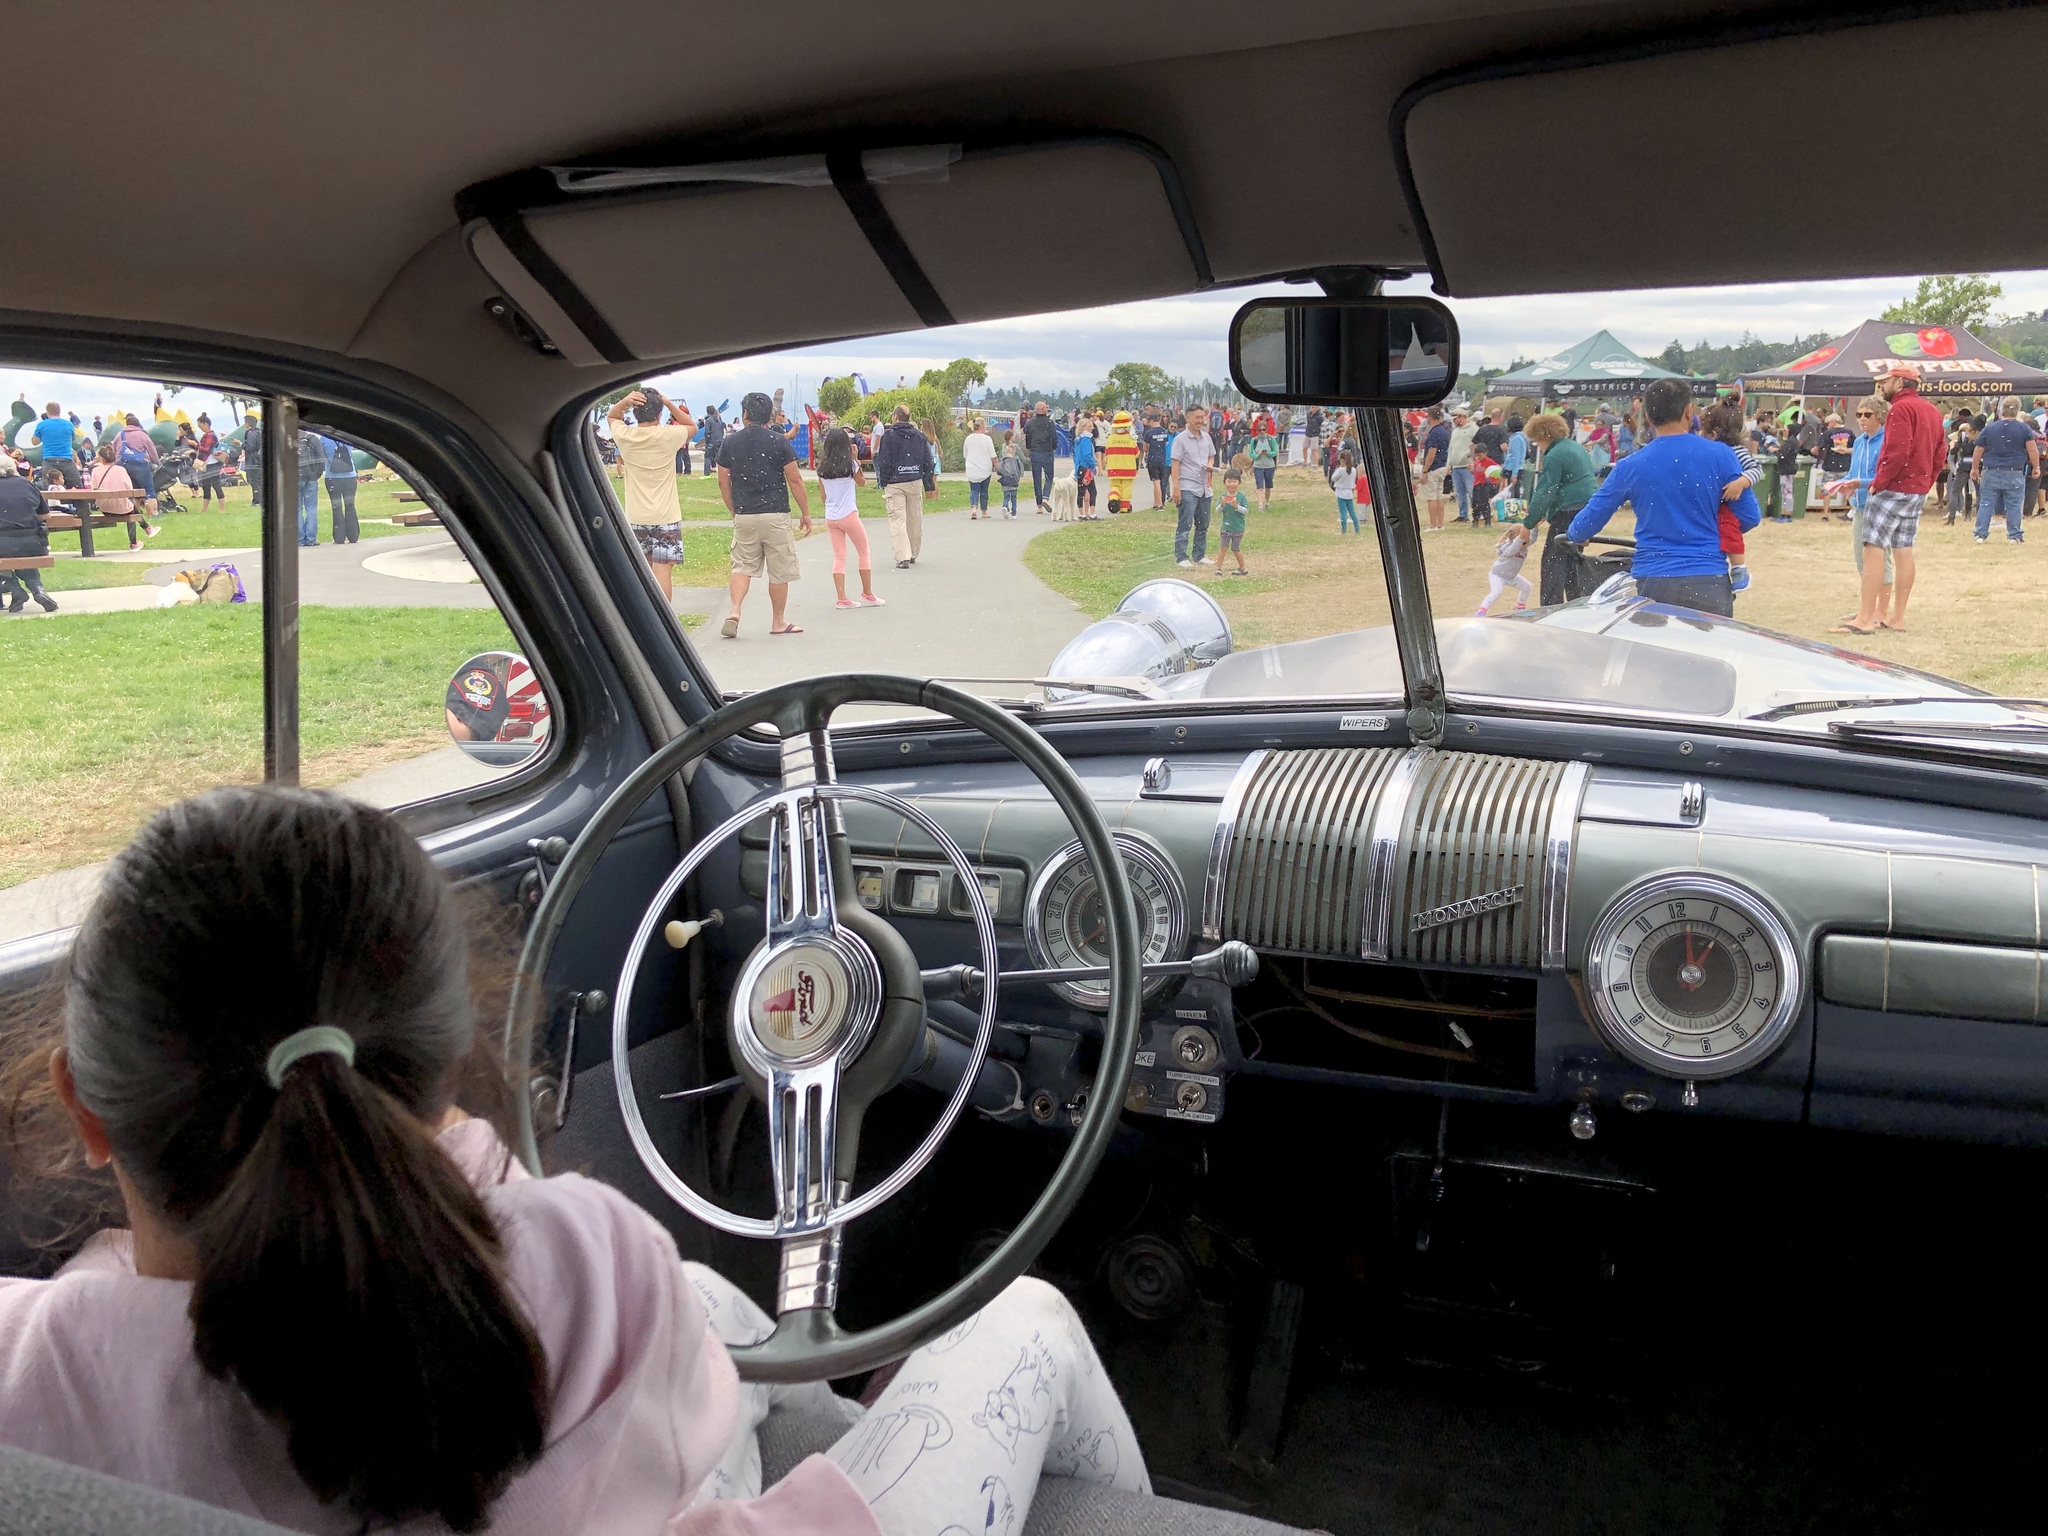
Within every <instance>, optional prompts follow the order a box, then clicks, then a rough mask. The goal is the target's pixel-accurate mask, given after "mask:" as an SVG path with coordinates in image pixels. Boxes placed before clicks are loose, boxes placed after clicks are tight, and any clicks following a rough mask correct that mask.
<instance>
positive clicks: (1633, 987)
mask: <svg viewBox="0 0 2048 1536" xmlns="http://www.w3.org/2000/svg"><path fill="white" fill-rule="evenodd" d="M1586 986H1587V991H1588V993H1589V994H1590V1001H1591V1003H1592V1007H1593V1022H1594V1025H1595V1027H1596V1028H1597V1029H1598V1030H1599V1032H1600V1036H1601V1038H1602V1039H1604V1040H1605V1041H1606V1042H1607V1043H1608V1044H1609V1045H1611V1046H1613V1047H1614V1049H1615V1050H1617V1051H1619V1052H1620V1053H1621V1054H1622V1055H1624V1056H1626V1057H1628V1058H1629V1059H1630V1060H1631V1061H1634V1062H1636V1063H1638V1064H1639V1065H1641V1066H1645V1067H1648V1068H1649V1069H1650V1070H1651V1071H1653V1072H1662V1073H1664V1074H1666V1075H1667V1076H1671V1077H1683V1078H1707V1077H1727V1076H1729V1075H1730V1074H1732V1073H1736V1072H1740V1071H1743V1070H1744V1069H1746V1068H1748V1067H1752V1066H1755V1065H1756V1064H1757V1063H1758V1062H1760V1061H1762V1060H1763V1059H1764V1058H1765V1057H1767V1056H1769V1055H1770V1054H1771V1053H1772V1052H1773V1051H1775V1050H1776V1049H1777V1048H1778V1047H1779V1046H1780V1045H1782V1044H1784V1041H1785V1036H1786V1035H1788V1034H1789V1033H1791V1030H1792V1024H1793V1020H1794V1018H1795V1017H1796V1016H1797V1013H1798V1010H1799V999H1800V993H1801V985H1800V966H1799V956H1798V954H1797V953H1796V952H1795V951H1794V949H1793V947H1792V939H1791V935H1790V934H1789V933H1788V932H1787V931H1786V928H1785V924H1784V922H1783V921H1782V920H1781V919H1780V918H1779V917H1778V915H1777V913H1776V912H1774V911H1773V910H1772V909H1771V907H1770V904H1769V903H1768V902H1766V901H1765V900H1764V899H1763V898H1762V897H1760V896H1758V895H1757V894H1756V893H1755V892H1754V891H1752V890H1750V889H1749V888H1748V887H1746V886H1741V885H1737V884H1736V883H1735V882H1734V881H1732V880H1724V879H1722V878H1721V877H1720V876H1718V875H1704V874H1669V875H1658V876H1655V877H1653V878H1652V879H1649V880H1645V881H1643V882H1642V883H1641V884H1639V885H1635V886H1631V887H1630V888H1629V889H1628V890H1626V891H1624V892H1623V893H1622V894H1621V895H1620V896H1619V897H1617V898H1616V899H1615V901H1614V903H1613V905H1611V906H1610V907H1608V909H1607V910H1606V912H1605V913H1604V914H1602V916H1601V918H1600V922H1599V925H1598V926H1597V927H1596V928H1595V929H1594V932H1593V942H1592V945H1591V947H1590V948H1589V950H1588V951H1587V956H1586Z"/></svg>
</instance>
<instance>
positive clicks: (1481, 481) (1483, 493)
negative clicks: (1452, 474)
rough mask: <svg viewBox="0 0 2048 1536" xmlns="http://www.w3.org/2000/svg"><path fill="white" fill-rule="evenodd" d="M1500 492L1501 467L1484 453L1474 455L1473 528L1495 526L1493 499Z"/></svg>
mask: <svg viewBox="0 0 2048 1536" xmlns="http://www.w3.org/2000/svg"><path fill="white" fill-rule="evenodd" d="M1499 491H1500V465H1499V464H1498V463H1496V462H1495V461H1494V460H1493V459H1491V458H1489V457H1487V455H1485V454H1484V453H1475V454H1473V455H1472V526H1473V527H1475V528H1482V527H1484V528H1490V527H1492V526H1493V498H1494V497H1495V496H1496V495H1497V494H1498V493H1499Z"/></svg>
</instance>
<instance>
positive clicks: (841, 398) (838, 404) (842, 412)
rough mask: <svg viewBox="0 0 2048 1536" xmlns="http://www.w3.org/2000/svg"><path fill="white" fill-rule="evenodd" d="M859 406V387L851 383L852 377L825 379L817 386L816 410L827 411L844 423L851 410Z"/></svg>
mask: <svg viewBox="0 0 2048 1536" xmlns="http://www.w3.org/2000/svg"><path fill="white" fill-rule="evenodd" d="M858 404H860V386H859V385H858V384H856V383H854V382H853V376H852V375H851V374H848V375H847V376H846V377H845V378H840V379H826V380H825V381H824V382H823V383H821V384H819V386H818V409H819V410H821V411H829V412H830V413H831V414H832V415H834V416H836V417H838V418H839V419H840V420H842V421H844V420H845V419H846V417H847V416H848V415H849V414H850V413H851V412H852V410H853V408H854V407H855V406H856V405H858Z"/></svg>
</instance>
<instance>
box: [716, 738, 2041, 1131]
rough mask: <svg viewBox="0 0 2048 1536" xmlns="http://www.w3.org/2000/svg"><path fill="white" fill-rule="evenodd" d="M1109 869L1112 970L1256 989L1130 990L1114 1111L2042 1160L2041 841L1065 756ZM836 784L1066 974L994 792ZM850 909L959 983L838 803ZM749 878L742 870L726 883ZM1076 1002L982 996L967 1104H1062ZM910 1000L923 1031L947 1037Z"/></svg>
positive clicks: (1003, 800)
mask: <svg viewBox="0 0 2048 1536" xmlns="http://www.w3.org/2000/svg"><path fill="white" fill-rule="evenodd" d="M1074 767H1075V769H1076V771H1077V772H1078V773H1079V774H1080V776H1081V778H1082V780H1083V783H1084V785H1085V786H1086V787H1087V789H1088V791H1089V792H1090V794H1091V796H1092V797H1093V798H1094V799H1095V801H1096V803H1097V805H1098V806H1099V807H1100V808H1101V810H1102V812H1103V814H1104V817H1105V819H1106V820H1107V821H1108V823H1109V825H1110V826H1111V828H1112V829H1113V831H1114V832H1115V834H1116V836H1117V838H1118V840H1119V843H1120V844H1121V845H1122V846H1123V848H1124V850H1125V853H1126V860H1127V867H1128V868H1129V870H1130V873H1131V876H1132V882H1133V890H1134V895H1135V897H1136V900H1137V904H1138V908H1139V916H1140V920H1141V924H1142V925H1143V928H1144V931H1145V958H1146V959H1147V960H1148V961H1160V960H1169V959H1178V958H1183V957H1185V956H1186V955H1188V954H1189V953H1190V952H1191V951H1194V950H1197V949H1201V948H1206V947H1210V946H1213V945H1214V944H1216V943H1218V942H1220V941H1223V940H1227V939H1235V940H1241V941H1243V942H1244V943H1247V944H1249V945H1251V946H1252V947H1253V948H1254V949H1255V950H1256V951H1257V952H1258V954H1259V956H1260V961H1261V964H1260V973H1259V975H1258V977H1257V978H1256V979H1255V980H1253V981H1252V982H1251V983H1249V984H1248V985H1245V986H1240V987H1236V988H1231V987H1227V986H1225V985H1223V984H1222V983H1221V982H1219V981H1214V980H1202V979H1197V978H1185V979H1161V980H1155V981H1154V982H1152V983H1151V984H1150V985H1149V986H1148V989H1147V996H1146V1003H1145V1013H1144V1026H1143V1030H1142V1032H1141V1035H1142V1038H1141V1044H1140V1049H1139V1052H1138V1055H1137V1057H1136V1062H1135V1067H1134V1071H1133V1074H1132V1079H1131V1085H1130V1088H1129V1091H1128V1094H1127V1099H1126V1109H1127V1110H1129V1111H1130V1112H1132V1113H1133V1114H1136V1115H1141V1116H1153V1117H1160V1118H1163V1119H1169V1120H1181V1121H1187V1122H1193V1123H1198V1124H1207V1123H1214V1122H1215V1121H1217V1120H1218V1119H1220V1118H1222V1117H1223V1116H1225V1115H1226V1114H1227V1112H1228V1100H1229V1094H1230V1090H1231V1086H1232V1084H1233V1082H1235V1081H1238V1080H1240V1079H1242V1078H1244V1077H1247V1076H1263V1077H1269V1078H1282V1079H1287V1078H1291V1079H1296V1080H1301V1081H1312V1082H1325V1083H1350V1084H1356V1085H1359V1086H1370V1087H1376V1088H1381V1089H1387V1090H1393V1091H1401V1092H1410V1093H1418V1094H1433V1095H1438V1096H1444V1097H1464V1098H1474V1099H1485V1100H1494V1101H1501V1102H1516V1103H1525V1104H1545V1103H1549V1104H1555V1105H1559V1106H1564V1107H1566V1108H1567V1110H1568V1112H1569V1113H1570V1115H1571V1117H1572V1119H1571V1126H1572V1129H1573V1132H1574V1133H1575V1134H1582V1135H1591V1134H1592V1130H1591V1127H1592V1126H1593V1125H1594V1124H1595V1123H1596V1121H1595V1116H1596V1115H1597V1114H1599V1113H1604V1112H1606V1111H1608V1110H1616V1111H1619V1112H1622V1113H1644V1112H1648V1111H1651V1110H1668V1111H1671V1112H1677V1113H1697V1114H1711V1115H1725V1116H1734V1117H1741V1118H1748V1119H1755V1120H1775V1121H1791V1122H1799V1121H1804V1122H1810V1123H1812V1124H1816V1125H1829V1126H1837V1127H1842V1128H1851V1129H1862V1130H1878V1131H1893V1132H1899V1133H1905V1134H1915V1135H1927V1136H1938V1137H1949V1138H1958V1139H1971V1140H1995V1141H2005V1142H2015V1143H2024V1144H2035V1143H2048V1030H2044V1029H2043V1027H2042V1026H2043V1025H2044V1024H2048V894H2044V890H2043V881H2042V870H2043V867H2044V866H2048V831H2044V829H2043V828H2042V827H2041V825H2040V824H2039V823H2037V822H2035V821H2033V820H2032V819H2029V818H2025V817H2020V816H2010V817H2008V816H2001V815H1998V814H1995V813H1989V812H1984V811H1976V810H1965V809H1949V808H1943V807H1929V806H1926V805H1919V804H1915V805H1906V804H1904V803H1903V802H1894V801H1887V800H1884V799H1881V798H1878V797H1874V796H1868V795H1857V794H1848V793H1836V792H1831V791H1826V790H1813V789H1807V788H1799V787H1791V786H1780V785H1771V784H1766V783H1757V782H1753V781H1747V780H1717V779H1714V778H1711V777H1703V778H1688V777H1685V776H1683V775H1682V774H1670V775H1667V774H1658V773H1652V772H1647V771H1642V770H1636V769H1624V768H1614V767H1605V766H1601V765H1598V764H1594V763H1587V762H1550V761H1541V760H1537V759H1531V758H1520V757H1508V756H1501V755H1494V754H1486V753H1476V752H1457V751H1444V750H1432V749H1426V748H1405V747H1341V748H1328V747H1323V748H1306V749H1297V750H1271V751H1254V752H1250V753H1244V754H1232V755H1213V754H1212V755H1188V756H1182V757H1172V756H1165V757H1153V758H1149V759H1139V758H1114V759H1108V758H1104V759H1086V760H1077V761H1076V762H1075V763H1074ZM856 777H859V778H860V779H861V780H862V781H863V782H868V783H872V784H873V785H874V786H875V787H877V788H881V789H887V790H889V791H891V792H892V793H895V794H898V795H901V796H902V797H904V798H905V799H908V800H911V801H912V802H913V803H915V804H916V805H917V806H918V808H919V809H920V810H922V811H923V812H924V813H925V814H927V815H929V816H931V817H932V818H933V819H934V820H935V821H936V822H937V823H938V824H939V825H941V826H942V827H944V828H945V829H946V831H947V832H948V833H949V835H951V836H952V837H953V838H954V840H955V841H956V842H957V843H959V845H960V846H961V847H962V849H963V850H965V851H966V853H967V855H968V857H969V858H970V860H971V861H972V862H973V864H974V866H975V869H976V873H977V879H978V881H979V883H980V885H981V888H982V893H983V895H984V897H985V898H986V900H987V903H988V905H989V908H990V911H991V914H992V915H993V916H994V918H995V920H996V923H997V930H998V937H999V942H1000V946H1001V949H1002V963H1003V965H1004V966H1005V968H1022V967H1029V966H1068V965H1088V964H1101V963H1104V960H1105V950H1104V948H1103V937H1104V933H1105V927H1104V919H1103V912H1102V902H1101V896H1100V891H1099V887H1098V886H1097V885H1096V882H1095V879H1094V876H1093V873H1092V871H1091V870H1090V869H1089V867H1088V864H1087V861H1086V860H1085V859H1084V858H1083V857H1082V855H1081V853H1080V850H1079V848H1078V846H1077V845H1076V844H1075V842H1074V838H1073V834H1072V831H1071V829H1070V828H1069V827H1068V826H1067V824H1066V821H1065V819H1064V818H1063V817H1062V816H1061V815H1060V813H1059V812H1058V810H1057V809H1056V808H1055V807H1054V806H1053V804H1052V803H1051V801H1050V799H1049V797H1047V796H1046V794H1045V793H1044V791H1043V790H1042V789H1041V788H1040V787H1039V786H1038V785H1037V783H1036V781H1035V780H1033V779H1031V778H1030V777H1029V775H1028V774H1026V773H1025V772H1024V771H1023V770H1022V769H1021V768H1019V767H1017V766H1015V765H1010V764H985V765H973V764H970V765H961V766H957V767H953V768H949V769H946V770H944V777H943V778H942V779H938V780H935V779H934V778H932V777H929V776H926V777H921V778H918V779H916V780H914V781H913V780H907V779H903V778H898V777H893V776H890V775H884V774H870V775H859V776H856ZM846 822H847V830H848V836H849V840H850V842H851V844H852V851H853V859H854V865H855V872H856V882H857V887H858V891H859V894H860V899H861V900H862V902H863V903H864V904H865V905H867V906H868V907H869V908H870V909H871V910H874V911H877V912H880V913H884V914H886V915H887V916H889V917H890V918H891V919H892V921H894V922H896V923H897V924H898V925H899V926H901V927H902V928H903V929H904V931H905V932H906V934H907V935H909V936H910V938H911V940H912V943H913V944H914V945H915V946H916V947H917V949H918V950H919V953H920V955H921V956H922V957H923V958H924V960H925V963H926V964H927V965H937V964H945V963H951V962H957V961H963V960H971V959H972V958H973V954H972V938H971V928H970V925H969V923H968V918H969V916H970V912H971V901H970V898H969V896H968V893H967V892H966V891H965V890H963V889H961V888H960V885H961V882H959V881H958V879H957V878H956V877H955V875H954V874H953V872H952V870H951V869H950V867H949V866H948V865H947V864H946V862H945V860H944V858H943V856H942V855H941V854H940V853H939V850H938V849H937V848H936V847H935V846H932V845H931V844H930V843H929V840H927V839H924V838H923V837H922V835H921V834H919V833H918V832H917V831H916V829H915V828H913V827H910V826H908V825H907V824H905V823H903V822H902V821H901V820H900V819H899V818H897V817H895V816H894V815H893V814H891V813H888V812H886V811H883V810H881V809H879V808H876V807H872V806H867V805H859V804H849V805H847V807H846ZM765 857H766V856H765V850H761V849H755V850H751V851H749V852H748V853H747V855H745V857H744V858H743V862H742V881H743V883H744V884H745V885H746V886H747V887H748V888H749V889H750V890H752V891H758V890H759V889H760V886H761V881H762V878H763V876H764V875H765ZM1106 1002H1107V998H1106V995H1105V993H1104V992H1103V990H1102V988H1101V986H1100V985H1099V984H1095V983H1087V982H1073V983H1063V984H1059V985H1058V986H1056V987H1055V986H1047V985H1032V986H1018V987H1016V988H1007V989H1005V991H1004V993H1003V995H1002V1007H1001V1013H1000V1020H1001V1024H1002V1029H1001V1030H1000V1031H999V1044H998V1050H997V1056H998V1058H999V1059H1000V1060H999V1065H998V1067H997V1070H996V1071H995V1072H994V1074H993V1077H992V1079H991V1084H990V1086H989V1088H988V1090H987V1092H986V1093H984V1094H981V1095H979V1096H978V1097H977V1100H976V1102H977V1104H978V1105H979V1107H981V1108H982V1109H983V1110H984V1111H985V1112H987V1113H991V1114H995V1115H997V1116H999V1117H1000V1116H1003V1115H1014V1116H1019V1117H1023V1116H1028V1117H1030V1118H1033V1119H1036V1120H1039V1121H1041V1122H1044V1123H1054V1122H1057V1121H1059V1120H1060V1119H1062V1118H1063V1117H1071V1116H1073V1115H1074V1114H1075V1113H1076V1112H1077V1110H1078V1107H1079V1105H1080V1104H1081V1103H1082V1102H1084V1101H1085V1096H1086V1093H1087V1091H1088V1082H1089V1075H1090V1072H1091V1070H1092V1057H1091V1056H1090V1054H1089V1050H1090V1042H1091V1041H1093V1040H1094V1039H1096V1038H1097V1037H1099V1032H1100V1013H1101V1010H1102V1009H1103V1008H1104V1007H1105V1006H1106ZM949 1006H950V1005H947V1004H943V1003H942V1004H935V1005H934V1006H933V1008H932V1010H931V1011H932V1023H933V1024H934V1026H935V1028H936V1029H937V1030H939V1031H940V1032H942V1033H948V1034H951V1035H953V1036H956V1037H960V1036H971V1029H970V1028H968V1027H967V1024H966V1020H965V1018H964V1010H962V1014H963V1017H951V1016H949V1012H948V1010H949Z"/></svg>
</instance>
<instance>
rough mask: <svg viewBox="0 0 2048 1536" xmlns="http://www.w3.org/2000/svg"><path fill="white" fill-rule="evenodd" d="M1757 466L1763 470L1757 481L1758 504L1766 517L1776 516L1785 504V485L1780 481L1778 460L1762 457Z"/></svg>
mask: <svg viewBox="0 0 2048 1536" xmlns="http://www.w3.org/2000/svg"><path fill="white" fill-rule="evenodd" d="M1757 467H1758V468H1759V469H1760V470H1762V471H1763V474H1762V477H1761V478H1760V479H1758V481H1757V483H1756V504H1757V506H1758V508H1760V509H1761V510H1762V512H1763V515H1764V516H1765V517H1776V516H1778V515H1779V512H1778V509H1779V508H1780V507H1781V506H1783V505H1784V487H1783V486H1782V485H1781V484H1780V483H1779V478H1780V477H1779V475H1778V461H1777V460H1776V459H1760V460H1758V462H1757Z"/></svg>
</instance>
